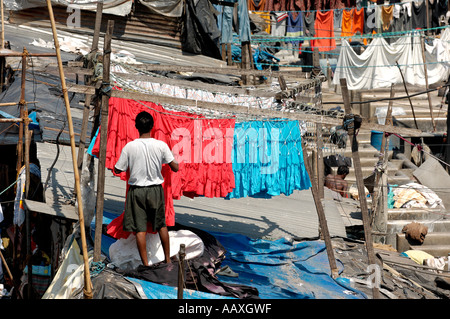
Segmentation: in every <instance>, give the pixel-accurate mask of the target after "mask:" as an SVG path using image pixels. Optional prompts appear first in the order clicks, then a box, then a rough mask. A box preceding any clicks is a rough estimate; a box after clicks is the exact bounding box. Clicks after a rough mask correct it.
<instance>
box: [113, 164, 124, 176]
mask: <svg viewBox="0 0 450 319" xmlns="http://www.w3.org/2000/svg"><path fill="white" fill-rule="evenodd" d="M122 172H123V171H121V170H120V169H118V168H117V167H115V166H114V173H115V174H117V175H119V174H120V173H122Z"/></svg>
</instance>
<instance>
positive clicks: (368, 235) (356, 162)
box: [340, 78, 380, 299]
mask: <svg viewBox="0 0 450 319" xmlns="http://www.w3.org/2000/svg"><path fill="white" fill-rule="evenodd" d="M340 84H341V92H342V98H343V100H344V106H345V114H346V115H349V114H351V111H352V109H351V106H350V95H349V92H348V88H347V80H346V79H345V78H342V79H340ZM348 137H349V139H350V141H351V147H352V159H353V167H354V170H355V176H356V185H357V187H358V194H359V201H360V206H361V213H362V218H363V226H364V237H365V241H366V250H367V257H368V260H369V265H377V263H376V259H375V253H374V250H373V240H372V229H371V226H370V220H369V213H368V209H367V201H366V193H365V191H364V180H363V175H362V170H361V161H360V158H359V152H358V141H357V139H356V134H355V130H354V127H353V126H350V127H349V129H348ZM372 291H373V298H374V299H379V298H380V291H379V287H376V286H375V285H374V286H373V288H372Z"/></svg>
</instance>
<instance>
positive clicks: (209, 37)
mask: <svg viewBox="0 0 450 319" xmlns="http://www.w3.org/2000/svg"><path fill="white" fill-rule="evenodd" d="M212 9H213V7H212V5H211V4H210V3H209V1H207V0H197V1H194V0H186V3H185V10H184V11H185V12H184V14H183V17H182V19H183V22H182V28H181V46H182V48H183V51H186V52H190V53H194V54H203V55H206V56H209V57H212V58H216V59H222V54H221V51H220V49H219V45H218V44H219V38H220V30H219V28H218V27H217V23H216V19H215V16H214V14H213V10H212Z"/></svg>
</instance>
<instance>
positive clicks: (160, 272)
mask: <svg viewBox="0 0 450 319" xmlns="http://www.w3.org/2000/svg"><path fill="white" fill-rule="evenodd" d="M183 229H184V230H189V231H191V232H192V233H194V234H195V235H197V236H198V237H199V238H200V239H201V240H202V241H203V245H204V251H203V254H202V255H201V256H199V257H195V258H192V259H188V260H185V266H184V278H185V288H186V289H192V290H197V291H202V292H208V293H213V294H217V295H221V296H229V297H234V298H240V299H259V292H258V290H257V289H256V288H254V287H251V286H246V285H241V284H233V283H227V282H222V281H220V280H219V279H218V278H217V277H216V275H214V274H215V273H216V272H217V271H218V270H219V269H220V265H221V263H222V261H223V260H224V258H225V253H226V249H225V248H224V247H223V246H222V244H221V243H220V242H219V241H218V240H217V239H216V238H215V237H214V236H213V235H211V234H209V233H207V232H205V231H202V230H199V229H197V228H193V227H187V226H183V225H179V224H177V225H175V226H174V227H173V228H171V229H169V230H170V231H172V230H176V231H179V230H183ZM178 269H179V264H178V260H176V261H173V262H172V263H171V264H166V263H159V264H155V265H151V266H147V267H145V266H142V265H141V266H139V267H138V268H137V269H133V270H126V269H120V268H118V269H116V271H117V272H118V273H120V274H122V275H124V276H127V277H133V278H138V279H142V280H146V281H151V282H155V283H158V284H162V285H168V286H172V287H177V286H178Z"/></svg>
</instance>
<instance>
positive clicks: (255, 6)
mask: <svg viewBox="0 0 450 319" xmlns="http://www.w3.org/2000/svg"><path fill="white" fill-rule="evenodd" d="M247 1H248V10H249V11H265V10H266V0H259V1H257V3H255V0H247Z"/></svg>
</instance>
